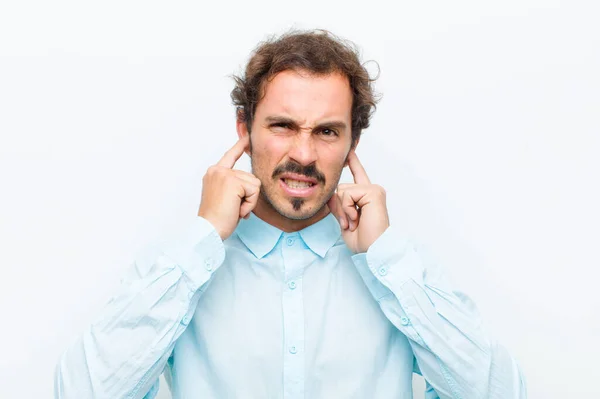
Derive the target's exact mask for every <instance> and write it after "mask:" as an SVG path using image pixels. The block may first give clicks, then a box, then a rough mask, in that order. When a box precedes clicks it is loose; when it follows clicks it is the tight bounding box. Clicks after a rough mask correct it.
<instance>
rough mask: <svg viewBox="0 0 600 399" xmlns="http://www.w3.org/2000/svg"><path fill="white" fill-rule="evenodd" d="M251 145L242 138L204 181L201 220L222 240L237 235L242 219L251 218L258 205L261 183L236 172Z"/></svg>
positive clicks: (209, 169)
mask: <svg viewBox="0 0 600 399" xmlns="http://www.w3.org/2000/svg"><path fill="white" fill-rule="evenodd" d="M249 143H250V138H249V136H248V135H246V136H244V137H243V138H241V139H240V140H239V141H238V142H237V143H236V144H235V145H234V146H233V147H232V148H231V149H229V150H228V151H227V152H226V153H225V155H223V158H221V160H220V161H219V162H218V163H217V164H216V165H213V166H211V167H209V168H208V170H207V171H206V174H205V175H204V178H203V179H202V200H201V202H200V209H199V210H198V216H201V217H203V218H204V219H206V220H208V221H209V222H210V223H211V224H212V225H213V227H214V228H215V229H216V230H217V232H218V233H219V235H220V236H221V239H222V240H225V239H226V238H227V237H229V236H230V235H231V234H232V233H233V231H234V230H235V228H236V226H237V224H238V222H239V221H240V218H246V219H247V218H248V217H249V216H250V212H252V210H253V209H254V207H255V206H256V204H257V202H258V194H259V192H260V180H258V179H257V178H256V176H254V175H253V174H252V173H248V172H244V171H241V170H234V169H233V167H234V165H235V163H236V162H237V160H238V159H240V157H241V156H242V154H243V153H244V150H245V149H246V148H248V146H249Z"/></svg>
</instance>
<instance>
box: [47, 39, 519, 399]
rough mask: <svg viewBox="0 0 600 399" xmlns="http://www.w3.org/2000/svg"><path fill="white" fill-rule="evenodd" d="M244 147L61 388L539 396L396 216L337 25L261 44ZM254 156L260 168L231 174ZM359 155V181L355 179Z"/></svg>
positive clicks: (228, 159)
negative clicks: (365, 161)
mask: <svg viewBox="0 0 600 399" xmlns="http://www.w3.org/2000/svg"><path fill="white" fill-rule="evenodd" d="M232 98H233V100H234V104H235V105H236V106H237V132H238V136H239V140H238V142H237V143H236V144H235V145H234V146H233V147H232V148H231V149H230V150H229V151H228V152H227V153H225V155H224V156H223V158H221V159H220V160H219V161H218V163H217V164H216V165H214V166H211V167H210V168H209V169H208V171H207V173H206V175H205V176H204V180H203V188H202V199H201V204H200V208H199V211H198V217H197V218H196V219H195V220H194V221H193V223H192V224H191V225H190V227H189V229H188V230H187V231H184V232H182V233H181V235H180V236H178V237H174V238H173V239H171V240H166V241H165V242H164V243H162V244H160V245H158V246H155V247H152V249H149V250H148V251H147V252H145V253H144V254H142V255H141V256H140V257H139V258H138V259H136V261H135V262H134V265H133V267H132V268H131V271H130V274H129V275H128V276H127V277H126V278H125V279H124V281H123V285H122V288H121V290H120V292H119V293H118V294H117V295H116V296H115V297H114V298H113V299H112V300H111V301H110V302H109V303H108V305H107V307H106V310H105V312H104V315H103V316H102V318H100V319H99V320H98V321H97V322H96V323H94V324H93V325H92V326H90V327H89V329H88V330H87V331H85V332H84V333H83V335H82V336H81V337H80V338H79V340H78V341H77V342H76V343H74V345H73V346H71V347H70V348H69V349H68V350H67V351H66V352H65V353H64V355H63V356H62V358H61V360H60V363H59V365H58V367H57V371H56V381H55V384H56V397H57V398H78V399H82V398H107V399H108V398H110V399H115V398H153V397H154V396H155V395H156V392H157V390H158V378H159V376H160V374H161V373H163V371H164V372H165V376H166V379H167V381H168V383H169V386H170V389H171V392H172V395H173V397H174V398H219V399H220V398H311V399H312V398H365V399H372V398H386V399H387V398H405V399H408V398H412V373H413V372H417V373H419V374H422V375H423V377H424V378H425V380H426V381H427V392H426V397H427V398H428V399H431V398H452V399H458V398H462V399H483V398H497V399H511V398H525V397H526V393H525V386H524V379H523V376H522V375H521V373H520V371H519V368H518V366H517V364H516V362H515V361H514V360H513V359H512V358H511V357H510V355H509V354H508V353H507V352H506V350H505V349H503V348H502V347H501V346H499V345H498V344H496V343H494V342H492V341H491V340H490V339H489V338H488V337H487V336H486V334H485V333H484V331H483V329H482V327H481V320H480V318H479V316H478V314H477V312H476V309H475V306H474V304H473V303H472V302H471V301H470V300H469V299H468V297H467V296H466V295H464V294H462V293H459V292H457V291H454V290H453V289H452V288H451V287H449V286H448V283H447V281H446V280H444V278H443V277H442V275H441V274H440V273H439V269H438V267H437V265H436V264H435V263H428V262H427V260H426V258H425V257H423V255H422V254H421V253H420V252H419V249H418V247H417V246H415V245H414V244H413V243H411V241H410V240H408V239H407V238H406V237H404V236H402V235H400V234H399V233H398V231H397V230H396V229H394V226H390V223H389V219H388V212H387V204H386V197H385V191H384V190H383V188H382V187H380V186H378V185H375V184H372V183H371V182H370V180H369V177H368V175H367V172H366V171H365V169H364V168H363V166H362V165H361V163H360V161H359V159H358V157H357V155H356V153H355V149H356V146H357V145H358V142H359V139H360V133H361V131H362V129H364V128H366V127H368V124H369V118H370V116H371V114H372V112H373V109H374V106H375V100H374V96H373V92H372V86H371V80H370V78H369V75H368V73H367V72H366V70H365V69H364V68H363V67H362V65H361V63H360V60H359V58H358V55H357V53H356V51H355V50H354V49H353V48H352V47H349V46H348V45H347V44H345V43H344V42H342V41H340V40H338V39H337V38H335V37H334V36H332V35H330V34H328V33H326V32H300V33H290V34H286V35H283V36H281V37H279V38H277V39H273V40H271V41H268V42H265V43H263V44H261V45H260V46H259V47H258V48H257V49H256V50H255V52H254V53H253V55H252V57H251V59H250V61H249V63H248V65H247V68H246V71H245V73H244V75H243V76H242V77H240V78H236V87H235V89H234V90H233V92H232ZM244 152H246V153H247V154H248V155H249V156H250V158H251V160H252V173H247V172H243V171H240V170H235V169H233V167H234V165H235V163H236V161H237V159H238V158H239V157H240V156H241V155H242V154H243V153H244ZM345 166H348V167H349V168H350V171H351V172H352V174H353V176H354V180H355V183H354V184H341V185H338V183H339V178H340V175H341V173H342V169H343V168H344V167H345Z"/></svg>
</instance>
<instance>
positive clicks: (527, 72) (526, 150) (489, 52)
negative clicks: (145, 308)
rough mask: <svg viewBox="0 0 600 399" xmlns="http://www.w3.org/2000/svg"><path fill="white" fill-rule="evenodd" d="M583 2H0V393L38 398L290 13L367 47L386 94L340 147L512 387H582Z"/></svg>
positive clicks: (590, 201)
mask: <svg viewBox="0 0 600 399" xmlns="http://www.w3.org/2000/svg"><path fill="white" fill-rule="evenodd" d="M595 4H596V3H595V2H592V1H589V2H587V3H584V2H577V1H568V2H567V1H552V0H550V1H522V0H520V1H516V0H510V1H495V2H493V3H491V2H481V1H434V2H429V1H426V2H415V1H396V2H378V1H368V2H363V1H361V2H356V3H352V2H347V1H343V2H327V1H318V2H310V1H302V2H297V3H282V2H275V1H273V2H270V3H267V2H252V1H248V2H239V3H235V4H234V3H232V2H214V3H212V4H210V5H203V4H201V2H188V3H180V2H164V3H162V4H159V3H157V2H152V3H150V2H141V1H138V2H122V1H108V2H102V3H95V4H92V3H87V2H86V3H83V2H76V1H71V2H68V1H55V2H41V1H40V2H37V3H34V2H11V3H8V4H2V5H1V6H0V135H1V136H0V183H1V190H2V191H1V196H0V248H1V252H0V255H1V259H2V276H1V277H0V314H1V315H2V329H1V330H0V345H1V346H2V347H1V351H0V353H1V356H0V397H2V398H42V397H46V398H50V397H52V389H53V388H52V384H53V382H52V375H53V371H54V366H55V364H56V362H57V359H58V357H59V355H60V353H61V352H62V351H63V350H64V349H65V348H66V346H67V345H68V343H69V342H71V341H72V340H73V339H74V338H75V336H76V335H77V334H79V333H80V332H81V331H82V330H83V329H84V328H85V327H86V326H87V325H88V324H89V323H90V322H91V321H92V320H93V319H94V318H95V317H96V316H97V315H98V314H99V312H100V310H101V309H102V307H103V305H104V303H105V302H106V301H107V300H108V298H109V296H110V295H111V293H112V292H113V290H114V289H115V287H116V285H117V283H118V280H119V278H120V277H121V275H122V274H123V271H124V269H125V268H126V267H127V265H128V263H129V262H130V261H131V259H132V256H133V253H134V252H135V251H136V250H138V249H139V248H141V247H142V246H144V245H145V244H147V243H149V242H150V241H152V240H154V239H155V238H157V237H160V236H162V234H163V233H164V232H166V231H172V230H176V229H177V228H179V226H180V225H181V223H182V222H183V221H185V220H187V218H189V217H190V216H194V215H195V214H196V212H197V208H198V204H199V200H200V193H201V180H202V176H203V174H204V172H205V170H206V168H207V167H208V166H209V165H211V164H213V163H215V162H216V161H217V160H218V158H219V157H220V156H221V154H222V153H223V152H224V151H225V150H226V149H228V148H229V147H230V146H231V145H233V143H234V142H235V140H236V133H235V129H234V110H233V107H232V105H231V102H230V98H229V93H230V91H231V89H232V80H231V79H230V77H229V75H230V74H232V73H235V72H239V71H240V70H241V68H242V66H243V65H244V63H245V61H246V60H247V56H248V54H249V52H250V51H251V50H252V48H253V47H254V46H255V45H256V43H257V42H258V41H260V40H263V39H264V38H266V37H267V36H268V35H269V34H272V33H281V32H283V31H285V30H286V29H288V28H290V27H297V28H326V29H328V30H331V31H333V32H334V33H336V34H338V35H341V36H343V37H345V38H347V39H350V40H353V41H354V42H356V43H357V44H358V45H359V47H360V48H361V49H362V53H363V56H364V58H365V59H373V60H376V61H378V63H379V67H380V71H381V74H380V79H379V80H378V82H377V85H376V88H377V90H378V91H379V92H381V93H382V94H383V98H382V101H381V103H380V105H379V108H378V110H377V112H376V114H375V116H374V119H373V121H372V125H371V127H370V128H369V129H368V130H367V131H366V132H365V133H364V136H363V138H362V141H361V143H360V145H359V148H358V151H357V152H358V154H359V156H360V157H361V160H362V162H363V164H364V165H365V167H366V170H367V172H368V173H369V175H370V177H371V180H372V181H373V182H374V183H378V184H381V185H382V186H384V187H385V188H386V190H387V192H388V204H389V211H390V214H391V220H392V223H394V224H401V225H403V226H404V227H406V228H407V229H410V230H412V231H414V232H415V233H416V234H418V235H419V236H420V237H421V238H422V240H423V241H424V242H426V243H427V244H428V245H429V246H430V247H432V248H433V249H434V250H435V251H436V253H437V254H438V257H439V259H440V260H441V261H442V263H443V264H444V267H445V268H446V269H447V270H448V271H449V273H450V274H451V275H452V277H453V279H454V281H456V283H457V286H458V287H459V288H461V289H463V290H464V291H466V292H467V293H469V294H470V295H471V296H472V297H473V298H474V300H475V302H476V303H477V304H478V306H479V309H480V311H481V313H482V315H483V318H484V321H485V325H486V327H487V330H488V331H489V333H490V335H492V336H493V337H495V338H497V339H499V340H500V341H501V342H502V343H503V344H504V345H505V346H507V347H508V348H509V349H510V351H511V353H512V354H513V356H514V357H515V358H516V359H517V360H518V361H519V363H520V364H521V365H522V367H523V369H524V371H525V374H526V377H527V381H528V387H529V393H530V398H544V399H554V398H555V399H564V398H576V397H584V396H585V397H600V387H599V386H598V384H597V381H598V378H599V377H600V368H599V367H598V365H597V363H596V359H597V358H598V357H600V350H599V345H598V343H597V341H598V335H599V333H600V322H599V315H598V314H599V309H600V306H599V305H600V299H599V295H598V291H597V288H598V277H599V273H598V269H599V267H600V255H599V254H598V249H599V247H600V245H599V242H600V228H599V227H598V226H599V223H600V214H599V211H598V204H600V195H599V181H600V178H599V176H598V174H599V171H600V161H599V157H598V153H599V152H600V139H599V135H600V122H599V120H600V116H599V114H600V100H599V98H600V95H599V93H600V79H599V73H598V71H600V50H599V43H600V42H599V38H600V34H599V33H600V29H599V27H598V23H597V20H598V18H597V17H598V15H599V13H598V9H597V7H595ZM369 68H371V69H372V70H373V72H374V73H375V72H376V71H377V68H376V67H375V65H374V64H372V65H371V66H370V67H369ZM239 167H240V168H242V169H246V170H247V168H248V159H247V158H246V157H245V156H244V158H243V159H242V160H241V161H240V162H239ZM343 179H344V180H345V181H350V180H349V176H348V174H344V176H343ZM417 385H418V386H419V389H418V391H419V392H417V393H416V394H415V397H419V398H422V381H419V380H418V379H417ZM160 397H161V398H168V397H169V395H168V393H167V392H166V388H165V386H164V385H163V389H162V390H161V394H160Z"/></svg>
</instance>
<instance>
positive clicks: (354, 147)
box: [344, 136, 360, 167]
mask: <svg viewBox="0 0 600 399" xmlns="http://www.w3.org/2000/svg"><path fill="white" fill-rule="evenodd" d="M359 141H360V136H359V137H358V138H357V139H356V143H354V145H353V146H351V147H350V151H356V147H358V142H359ZM350 151H348V154H350ZM346 166H348V157H347V156H346V162H344V167H346Z"/></svg>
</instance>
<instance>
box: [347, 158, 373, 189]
mask: <svg viewBox="0 0 600 399" xmlns="http://www.w3.org/2000/svg"><path fill="white" fill-rule="evenodd" d="M348 166H349V167H350V172H352V176H354V182H355V183H356V184H371V181H370V180H369V176H367V171H366V170H365V168H364V167H363V166H362V164H361V163H360V161H359V160H358V156H357V155H356V152H355V151H354V150H352V151H350V153H349V154H348Z"/></svg>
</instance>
